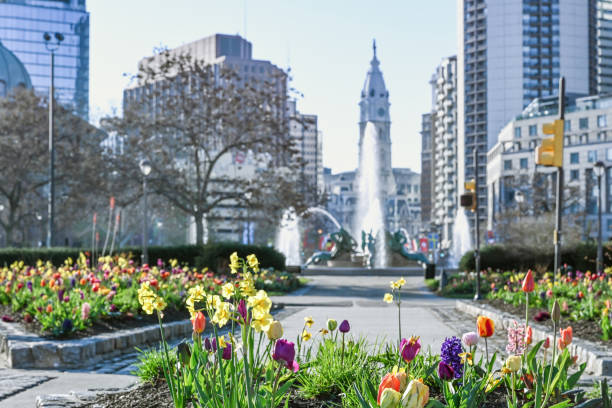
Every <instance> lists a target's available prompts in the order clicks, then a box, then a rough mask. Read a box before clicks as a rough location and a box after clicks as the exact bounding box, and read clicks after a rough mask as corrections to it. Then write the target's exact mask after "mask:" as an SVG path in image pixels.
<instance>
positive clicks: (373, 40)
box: [372, 38, 376, 59]
mask: <svg viewBox="0 0 612 408" xmlns="http://www.w3.org/2000/svg"><path fill="white" fill-rule="evenodd" d="M372 50H374V59H376V38H374V39H372Z"/></svg>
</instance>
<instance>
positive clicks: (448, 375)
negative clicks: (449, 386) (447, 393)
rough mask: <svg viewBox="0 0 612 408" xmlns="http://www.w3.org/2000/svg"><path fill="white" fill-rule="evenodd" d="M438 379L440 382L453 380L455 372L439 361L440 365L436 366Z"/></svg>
mask: <svg viewBox="0 0 612 408" xmlns="http://www.w3.org/2000/svg"><path fill="white" fill-rule="evenodd" d="M438 377H440V379H441V380H444V381H450V380H452V379H453V378H455V370H453V367H451V366H450V365H448V364H446V363H445V362H444V361H440V364H438Z"/></svg>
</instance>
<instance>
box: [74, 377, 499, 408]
mask: <svg viewBox="0 0 612 408" xmlns="http://www.w3.org/2000/svg"><path fill="white" fill-rule="evenodd" d="M430 390H431V394H430V398H432V399H437V400H439V401H444V396H443V395H442V393H441V392H439V391H437V390H434V389H430ZM341 404H342V401H341V399H340V397H338V396H334V397H331V398H328V399H325V400H320V399H304V398H301V397H300V396H299V394H298V392H297V390H295V389H292V390H291V391H290V400H289V405H288V406H289V408H329V407H339V406H341ZM173 406H174V405H173V404H172V397H171V396H170V392H169V391H168V387H167V386H166V383H165V381H163V380H159V381H157V382H156V383H155V384H150V383H145V384H142V385H141V386H139V387H138V388H136V389H134V390H130V391H127V392H119V393H113V394H103V395H101V396H99V397H98V398H96V399H95V400H94V401H92V402H91V403H89V404H87V405H85V406H84V408H102V407H103V408H126V407H132V408H162V407H163V408H166V407H173ZM506 406H507V403H506V391H505V390H504V388H503V387H498V388H497V389H495V390H494V391H493V392H492V393H491V394H489V396H488V398H487V401H486V402H485V403H484V404H483V405H482V406H481V407H480V408H505V407H506ZM187 407H189V408H191V407H193V405H192V404H191V403H189V404H187ZM280 407H284V401H283V403H282V404H281V405H279V408H280ZM227 408H230V407H227ZM231 408H233V407H231ZM236 408H238V407H236Z"/></svg>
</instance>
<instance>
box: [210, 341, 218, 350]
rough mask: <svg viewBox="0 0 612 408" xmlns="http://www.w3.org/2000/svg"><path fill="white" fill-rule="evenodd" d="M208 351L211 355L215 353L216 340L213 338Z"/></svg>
mask: <svg viewBox="0 0 612 408" xmlns="http://www.w3.org/2000/svg"><path fill="white" fill-rule="evenodd" d="M210 349H211V351H212V352H213V353H216V352H217V339H216V338H215V337H213V338H212V340H211V342H210Z"/></svg>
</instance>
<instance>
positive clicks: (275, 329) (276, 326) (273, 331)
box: [266, 320, 283, 341]
mask: <svg viewBox="0 0 612 408" xmlns="http://www.w3.org/2000/svg"><path fill="white" fill-rule="evenodd" d="M266 334H267V335H268V339H269V340H272V341H274V340H278V339H280V338H281V337H283V326H282V325H281V323H280V322H279V321H278V320H274V321H273V322H272V323H270V327H269V328H268V331H267V332H266Z"/></svg>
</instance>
